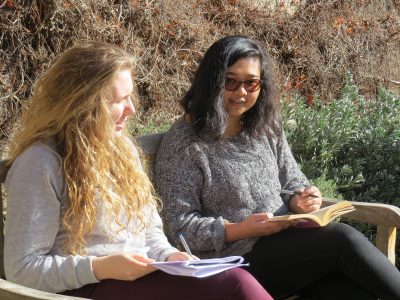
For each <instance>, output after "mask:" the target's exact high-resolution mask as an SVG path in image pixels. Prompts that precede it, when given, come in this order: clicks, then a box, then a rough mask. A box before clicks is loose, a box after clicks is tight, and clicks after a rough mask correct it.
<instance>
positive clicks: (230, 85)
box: [225, 78, 242, 91]
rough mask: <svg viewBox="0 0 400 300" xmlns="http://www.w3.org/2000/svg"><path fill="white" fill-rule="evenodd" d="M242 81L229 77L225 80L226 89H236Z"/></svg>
mask: <svg viewBox="0 0 400 300" xmlns="http://www.w3.org/2000/svg"><path fill="white" fill-rule="evenodd" d="M241 84H242V83H241V82H240V81H236V80H235V79H232V78H227V79H226V81H225V89H226V90H227V91H236V90H237V89H238V88H239V86H240V85H241Z"/></svg>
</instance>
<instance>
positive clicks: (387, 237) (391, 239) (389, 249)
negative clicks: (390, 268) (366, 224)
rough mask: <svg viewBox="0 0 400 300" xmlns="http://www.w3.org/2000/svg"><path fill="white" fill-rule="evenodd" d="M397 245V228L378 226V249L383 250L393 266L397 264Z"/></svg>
mask: <svg viewBox="0 0 400 300" xmlns="http://www.w3.org/2000/svg"><path fill="white" fill-rule="evenodd" d="M395 245H396V227H391V226H384V225H378V228H377V234H376V247H377V248H378V249H379V250H381V251H382V252H383V254H385V255H386V256H387V257H388V259H389V260H390V261H391V262H392V263H393V264H396V253H395Z"/></svg>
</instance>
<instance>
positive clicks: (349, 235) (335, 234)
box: [326, 223, 370, 247]
mask: <svg viewBox="0 0 400 300" xmlns="http://www.w3.org/2000/svg"><path fill="white" fill-rule="evenodd" d="M326 229H327V234H328V235H327V238H330V239H334V240H335V241H336V243H337V245H342V246H346V247H360V246H361V247H365V245H366V244H370V243H369V241H368V239H367V238H366V237H365V236H364V235H363V234H362V233H361V232H359V231H358V230H357V229H355V228H353V227H351V226H349V225H347V224H344V223H333V224H330V225H329V226H327V227H326Z"/></svg>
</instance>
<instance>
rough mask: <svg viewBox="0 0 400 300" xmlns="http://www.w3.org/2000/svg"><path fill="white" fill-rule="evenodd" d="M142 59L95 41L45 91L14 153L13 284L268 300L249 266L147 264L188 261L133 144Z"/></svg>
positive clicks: (8, 246) (37, 94) (117, 294)
mask: <svg viewBox="0 0 400 300" xmlns="http://www.w3.org/2000/svg"><path fill="white" fill-rule="evenodd" d="M133 69H134V60H133V57H132V56H131V55H129V54H128V53H127V52H125V51H124V50H122V49H120V48H118V47H116V46H114V45H110V44H106V43H101V42H88V43H84V44H81V45H78V46H75V47H73V48H71V49H70V50H68V51H66V52H65V53H64V54H62V55H61V57H60V58H59V59H58V60H57V61H56V62H55V63H54V65H53V66H52V67H51V68H50V70H49V71H48V72H47V74H46V75H45V76H43V77H42V78H41V79H40V80H39V81H38V83H37V85H36V88H35V90H34V93H33V96H32V98H31V99H30V101H29V102H28V104H27V107H26V109H25V110H24V112H23V118H22V124H21V127H20V130H19V131H18V133H17V135H16V137H15V139H14V142H13V144H12V148H11V149H12V151H11V160H10V161H11V163H12V166H11V169H10V171H9V173H8V176H7V179H6V190H7V195H8V208H7V223H6V228H5V230H6V238H5V251H4V253H5V254H4V255H5V256H4V258H5V271H6V278H7V279H8V280H10V281H13V282H16V283H19V284H22V285H24V286H28V287H32V288H35V289H40V290H44V291H48V292H54V293H63V294H67V295H73V296H81V297H90V298H92V299H188V298H191V299H208V298H212V299H225V298H226V299H271V298H270V296H269V295H268V293H267V292H266V291H265V290H264V289H263V288H262V287H261V286H260V285H259V284H258V283H257V281H256V280H255V279H254V278H253V277H252V276H251V275H250V274H249V273H247V272H246V271H244V270H242V269H234V270H230V271H227V272H224V273H221V274H218V275H215V276H212V277H208V278H206V279H202V280H199V279H194V278H189V277H179V276H172V275H168V274H166V273H163V272H161V271H156V272H154V271H155V269H154V268H153V267H152V266H151V265H150V264H149V263H151V262H153V261H154V260H157V261H165V260H168V261H173V260H186V259H189V258H190V256H189V255H188V254H186V253H184V252H179V251H178V250H177V249H176V248H174V247H172V246H171V245H170V244H169V242H168V241H167V239H166V237H165V235H164V233H163V231H162V229H161V228H162V224H161V219H160V217H159V215H158V212H157V201H156V200H155V198H154V197H153V189H152V186H151V183H150V181H149V179H148V178H147V176H146V174H145V173H144V171H143V170H142V168H141V165H140V161H139V158H138V152H137V150H136V148H135V146H134V145H133V144H132V143H131V142H130V141H129V139H128V138H127V137H126V136H125V135H124V129H125V126H126V120H127V118H128V117H129V116H130V115H132V114H133V113H134V112H135V108H134V106H133V104H132V101H131V97H136V95H135V92H134V91H135V88H134V84H133V81H132V74H133Z"/></svg>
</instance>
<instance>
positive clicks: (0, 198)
mask: <svg viewBox="0 0 400 300" xmlns="http://www.w3.org/2000/svg"><path fill="white" fill-rule="evenodd" d="M163 136H164V134H163V133H158V134H150V135H143V136H139V137H137V138H136V139H135V140H136V142H137V143H138V144H139V146H140V148H141V149H142V151H143V154H144V159H145V164H146V166H147V169H148V172H149V176H150V177H152V176H153V173H154V162H155V158H156V155H157V149H158V147H159V146H160V143H161V140H162V138H163ZM6 162H7V161H6V160H0V278H5V276H4V223H5V218H6V208H7V204H6V198H5V197H4V182H5V180H6V177H7V172H8V170H9V167H8V166H6Z"/></svg>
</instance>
